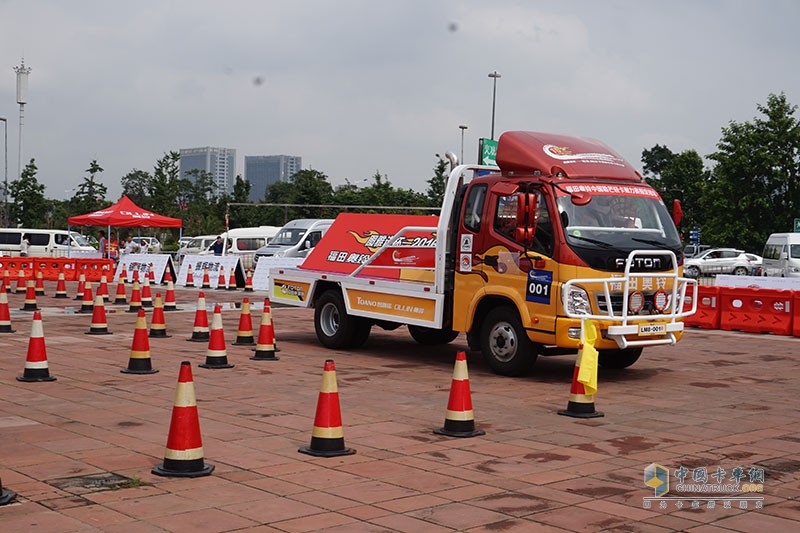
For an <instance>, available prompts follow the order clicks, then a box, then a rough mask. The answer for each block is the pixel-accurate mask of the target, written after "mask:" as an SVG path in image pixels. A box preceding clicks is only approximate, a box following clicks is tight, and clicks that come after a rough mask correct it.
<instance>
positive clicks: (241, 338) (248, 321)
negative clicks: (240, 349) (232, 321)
mask: <svg viewBox="0 0 800 533" xmlns="http://www.w3.org/2000/svg"><path fill="white" fill-rule="evenodd" d="M255 343H256V340H255V339H254V338H253V320H252V318H251V317H250V300H249V299H247V298H244V299H243V300H242V312H241V313H240V314H239V329H238V331H237V332H236V340H235V341H233V345H234V346H252V345H254V344H255Z"/></svg>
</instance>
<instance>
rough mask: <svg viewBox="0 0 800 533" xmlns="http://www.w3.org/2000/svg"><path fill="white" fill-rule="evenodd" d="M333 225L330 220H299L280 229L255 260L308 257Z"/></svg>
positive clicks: (259, 250)
mask: <svg viewBox="0 0 800 533" xmlns="http://www.w3.org/2000/svg"><path fill="white" fill-rule="evenodd" d="M331 224H333V219H330V218H298V219H297V220H292V221H291V222H288V223H287V224H286V225H285V226H284V227H282V228H281V229H280V231H279V232H278V234H277V235H275V238H274V239H272V242H270V243H269V244H268V245H266V246H264V247H263V248H259V249H258V250H257V251H256V256H255V258H254V259H253V262H254V263H257V262H258V259H259V258H260V257H306V256H307V255H308V254H309V252H310V251H311V250H312V249H313V248H314V247H315V246H316V245H317V243H318V242H319V241H320V239H322V236H323V235H325V232H326V231H328V228H330V227H331Z"/></svg>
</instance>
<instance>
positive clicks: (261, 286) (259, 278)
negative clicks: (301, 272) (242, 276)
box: [253, 257, 304, 291]
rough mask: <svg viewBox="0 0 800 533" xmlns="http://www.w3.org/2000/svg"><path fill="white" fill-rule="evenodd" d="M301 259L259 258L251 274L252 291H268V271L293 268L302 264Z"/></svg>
mask: <svg viewBox="0 0 800 533" xmlns="http://www.w3.org/2000/svg"><path fill="white" fill-rule="evenodd" d="M303 260H304V258H302V257H259V258H258V262H257V263H256V269H255V271H254V272H253V290H255V291H268V290H269V271H270V270H271V269H275V268H294V267H296V266H297V265H299V264H300V263H302V262H303Z"/></svg>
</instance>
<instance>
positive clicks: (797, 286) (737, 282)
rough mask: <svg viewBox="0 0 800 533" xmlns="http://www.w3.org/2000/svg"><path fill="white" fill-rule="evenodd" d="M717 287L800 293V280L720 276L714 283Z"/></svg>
mask: <svg viewBox="0 0 800 533" xmlns="http://www.w3.org/2000/svg"><path fill="white" fill-rule="evenodd" d="M714 285H716V286H717V287H733V288H742V287H749V288H751V289H777V290H789V291H800V278H778V277H771V276H769V277H767V276H733V275H730V274H719V275H717V277H716V280H715V281H714Z"/></svg>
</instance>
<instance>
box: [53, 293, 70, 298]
mask: <svg viewBox="0 0 800 533" xmlns="http://www.w3.org/2000/svg"><path fill="white" fill-rule="evenodd" d="M53 298H69V296H67V293H64V294H56V295H55V296H53Z"/></svg>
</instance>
